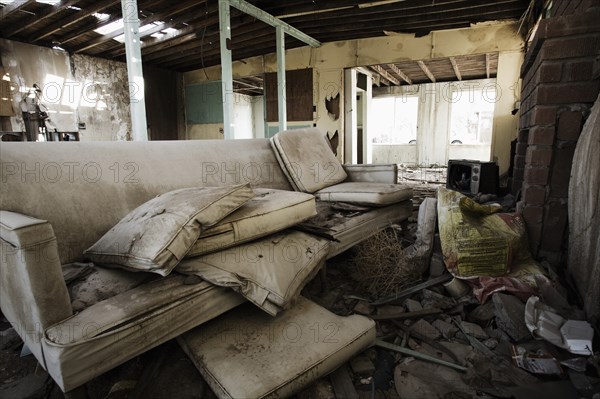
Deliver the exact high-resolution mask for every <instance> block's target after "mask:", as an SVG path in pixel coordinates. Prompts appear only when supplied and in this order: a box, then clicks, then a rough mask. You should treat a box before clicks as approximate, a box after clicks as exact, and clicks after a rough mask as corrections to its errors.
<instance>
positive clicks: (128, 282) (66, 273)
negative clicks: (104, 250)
mask: <svg viewBox="0 0 600 399" xmlns="http://www.w3.org/2000/svg"><path fill="white" fill-rule="evenodd" d="M62 270H63V277H64V279H65V283H66V284H67V290H68V291H69V297H70V298H71V306H72V307H73V312H75V313H77V312H81V311H82V310H83V309H85V308H88V307H90V306H92V305H94V304H96V303H98V302H102V301H104V300H105V299H108V298H112V297H113V296H116V295H119V294H122V293H123V292H126V291H129V290H130V289H133V288H135V287H138V286H140V285H142V284H144V283H147V282H150V281H152V280H155V279H157V278H160V276H159V275H157V274H156V273H140V272H132V271H129V270H123V269H109V268H106V267H101V266H94V264H93V263H79V262H76V263H69V264H67V265H63V266H62Z"/></svg>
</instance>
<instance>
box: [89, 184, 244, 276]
mask: <svg viewBox="0 0 600 399" xmlns="http://www.w3.org/2000/svg"><path fill="white" fill-rule="evenodd" d="M252 197H254V192H253V191H252V189H251V188H250V185H249V184H240V185H235V186H224V187H195V188H184V189H179V190H174V191H170V192H168V193H166V194H162V195H159V196H158V197H156V198H153V199H151V200H150V201H148V202H146V203H144V204H142V205H140V206H139V207H137V208H136V209H134V210H133V211H131V212H130V213H129V214H127V215H126V216H125V217H124V218H123V219H121V221H120V222H119V223H117V224H116V225H115V226H114V227H113V228H112V229H110V230H109V231H108V232H107V233H106V234H104V236H102V238H100V240H98V241H97V242H96V243H95V244H94V245H92V246H91V247H90V248H89V249H87V250H86V251H85V252H84V254H85V255H87V256H88V257H89V258H90V259H91V260H92V261H93V262H94V263H99V264H110V265H115V266H119V267H123V268H125V269H131V270H140V271H148V272H154V273H158V274H160V275H162V276H166V275H168V274H169V273H170V272H171V270H173V268H174V267H175V265H177V263H179V261H180V260H181V259H183V257H184V255H185V254H186V253H187V252H188V251H189V250H190V248H191V247H192V245H194V243H195V242H196V240H197V239H198V237H199V236H200V231H201V229H202V228H207V227H210V226H213V225H215V224H216V223H217V222H219V221H220V220H221V219H223V218H224V217H225V216H227V215H229V214H230V213H231V212H233V211H235V210H236V209H237V208H239V207H240V206H242V205H243V204H244V203H246V202H247V201H248V200H249V199H251V198H252Z"/></svg>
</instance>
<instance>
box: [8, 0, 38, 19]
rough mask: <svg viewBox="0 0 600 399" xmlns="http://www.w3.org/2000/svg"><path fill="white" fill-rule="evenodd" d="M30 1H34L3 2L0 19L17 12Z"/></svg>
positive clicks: (32, 0)
mask: <svg viewBox="0 0 600 399" xmlns="http://www.w3.org/2000/svg"><path fill="white" fill-rule="evenodd" d="M31 3H35V0H26V1H13V2H12V3H7V4H5V5H4V7H2V10H0V21H2V20H3V19H5V18H7V17H9V16H10V15H12V14H14V13H16V12H18V11H19V10H21V9H22V8H23V7H25V6H28V5H29V4H31Z"/></svg>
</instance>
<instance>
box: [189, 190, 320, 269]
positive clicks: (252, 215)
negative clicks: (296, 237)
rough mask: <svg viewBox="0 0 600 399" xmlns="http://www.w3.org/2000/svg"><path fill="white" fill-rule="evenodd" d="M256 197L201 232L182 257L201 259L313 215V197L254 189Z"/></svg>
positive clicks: (282, 228)
mask: <svg viewBox="0 0 600 399" xmlns="http://www.w3.org/2000/svg"><path fill="white" fill-rule="evenodd" d="M254 193H255V194H256V196H255V197H254V198H252V199H251V200H250V201H248V202H246V203H245V204H244V205H242V206H241V207H240V208H239V209H238V210H236V211H235V212H233V213H231V214H230V215H229V216H227V217H225V218H224V219H223V220H221V221H220V222H219V223H217V224H216V225H214V226H213V227H210V228H208V229H206V230H203V231H202V233H200V237H199V238H198V240H197V241H196V243H195V244H194V245H193V246H192V249H190V251H189V252H188V253H187V255H186V257H193V256H199V255H204V254H207V253H210V252H215V251H218V250H221V249H224V248H229V247H232V246H235V245H238V244H241V243H244V242H248V241H252V240H255V239H258V238H261V237H264V236H267V235H269V234H273V233H276V232H278V231H280V230H284V229H286V228H288V227H291V226H293V225H295V224H297V223H300V222H302V221H304V220H306V219H308V218H310V217H312V216H314V215H316V213H317V210H316V206H315V197H314V196H312V195H310V194H305V193H299V192H295V191H285V190H276V189H268V188H255V189H254Z"/></svg>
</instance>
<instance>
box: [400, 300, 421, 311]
mask: <svg viewBox="0 0 600 399" xmlns="http://www.w3.org/2000/svg"><path fill="white" fill-rule="evenodd" d="M404 306H405V307H406V310H407V311H408V312H418V311H420V310H423V306H421V303H420V302H418V301H415V300H414V299H410V298H408V299H407V300H406V301H404Z"/></svg>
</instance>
